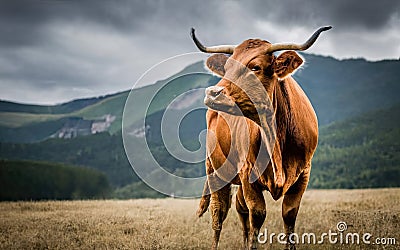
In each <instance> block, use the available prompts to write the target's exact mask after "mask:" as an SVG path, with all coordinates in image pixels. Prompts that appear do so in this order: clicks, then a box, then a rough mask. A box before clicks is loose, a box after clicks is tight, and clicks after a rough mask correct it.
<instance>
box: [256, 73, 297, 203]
mask: <svg viewBox="0 0 400 250" xmlns="http://www.w3.org/2000/svg"><path fill="white" fill-rule="evenodd" d="M270 98H271V104H272V108H273V115H272V117H271V111H267V112H264V113H263V114H261V115H260V124H259V125H260V126H261V127H262V130H263V131H264V134H263V136H262V140H263V145H264V146H265V147H263V149H264V150H266V151H267V153H268V155H270V156H272V157H271V163H272V171H273V173H274V178H273V180H271V181H272V183H271V182H269V181H267V180H266V182H268V183H270V184H269V185H268V186H269V190H271V191H272V190H274V191H273V192H272V193H275V195H276V196H277V197H278V196H280V194H281V192H282V191H283V190H282V188H283V186H284V184H285V181H286V173H285V172H284V169H283V166H282V151H283V148H284V144H285V138H286V134H287V128H288V124H289V122H290V113H289V112H288V110H289V107H290V102H289V98H288V91H287V88H286V82H285V80H282V81H279V82H277V83H276V84H275V85H274V89H273V91H272V95H271V96H270Z"/></svg>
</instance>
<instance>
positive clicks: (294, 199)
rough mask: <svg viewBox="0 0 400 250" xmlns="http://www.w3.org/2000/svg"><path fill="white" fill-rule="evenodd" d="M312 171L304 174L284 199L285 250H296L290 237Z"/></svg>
mask: <svg viewBox="0 0 400 250" xmlns="http://www.w3.org/2000/svg"><path fill="white" fill-rule="evenodd" d="M309 177H310V171H309V170H306V172H303V173H302V174H301V175H300V177H299V178H298V179H297V181H296V182H295V183H294V184H293V186H291V187H290V188H289V190H288V191H287V192H286V194H285V196H284V197H283V202H282V217H283V222H284V225H285V233H286V240H287V245H286V248H285V249H296V246H295V242H290V241H289V239H290V238H289V235H290V234H293V233H294V227H295V224H296V217H297V213H298V211H299V207H300V202H301V198H302V196H303V193H304V191H305V190H306V188H307V184H308V180H309Z"/></svg>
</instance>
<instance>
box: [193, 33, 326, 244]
mask: <svg viewBox="0 0 400 250" xmlns="http://www.w3.org/2000/svg"><path fill="white" fill-rule="evenodd" d="M269 46H270V44H269V43H268V42H266V41H262V40H258V39H251V40H246V41H245V42H243V43H242V44H241V45H239V46H237V47H236V49H235V51H234V53H233V55H232V56H231V57H230V58H229V59H228V58H226V57H225V59H224V58H222V57H223V56H222V55H221V54H219V55H214V56H211V57H210V58H209V59H208V61H207V65H208V66H209V68H210V69H212V70H213V69H217V70H216V71H217V73H218V74H225V75H232V74H238V72H236V71H235V70H236V69H235V67H234V66H232V63H231V60H235V61H237V62H240V63H241V64H243V65H245V66H246V67H247V68H248V69H251V70H252V71H253V73H254V74H255V76H256V77H257V78H258V79H259V80H260V81H261V83H262V86H263V88H264V89H265V90H266V92H267V94H268V96H269V98H270V99H271V100H272V105H273V107H274V110H275V118H276V125H277V128H276V140H275V147H274V151H273V153H272V156H271V160H272V163H271V162H270V161H269V159H261V163H264V164H265V165H267V167H266V169H265V171H263V172H262V173H258V174H259V176H258V177H259V178H258V179H257V181H255V182H253V183H251V182H250V181H249V180H250V177H251V176H250V175H251V174H252V173H254V168H255V161H256V158H257V156H258V153H259V151H260V150H266V148H265V146H263V138H262V136H261V134H262V127H260V126H261V122H260V117H259V116H258V114H257V110H256V108H255V105H254V104H253V103H252V102H251V101H250V100H249V97H248V96H247V94H246V93H244V92H243V90H242V87H243V86H237V85H236V84H235V83H232V82H231V81H230V80H228V79H226V78H223V79H221V81H220V82H219V83H218V84H217V86H221V87H224V90H223V92H222V93H223V95H225V96H226V97H228V98H229V100H231V101H233V102H234V103H236V105H238V106H239V108H240V110H241V111H242V113H243V115H244V116H245V117H246V118H244V117H240V116H235V115H228V114H226V113H225V112H222V111H224V110H223V109H221V110H213V109H209V110H208V112H207V126H208V136H207V147H208V148H215V149H214V151H213V152H208V153H207V160H206V170H207V171H206V172H207V174H208V181H207V182H206V184H205V188H204V196H203V197H202V199H201V201H200V207H199V210H198V212H197V215H198V216H201V215H202V214H203V213H204V212H205V211H206V210H207V207H208V206H209V205H210V212H211V216H212V221H213V222H212V228H213V230H214V240H213V245H212V246H213V248H217V246H218V241H219V236H220V232H221V229H222V222H223V221H224V219H225V218H226V215H227V212H228V209H229V207H230V199H231V197H230V191H229V190H230V185H231V184H239V185H240V187H239V189H238V192H237V195H236V210H237V212H238V214H239V218H240V220H241V222H242V227H243V242H244V244H245V247H247V248H249V249H254V248H256V247H257V236H258V233H259V230H260V228H261V226H262V224H263V222H264V220H265V217H266V206H265V201H264V197H263V194H262V191H263V190H268V191H269V192H270V193H271V195H272V197H273V198H274V199H275V200H277V199H279V198H280V197H282V196H283V202H282V217H283V221H284V228H285V232H286V234H290V233H293V232H294V227H295V221H296V216H297V212H298V210H299V206H300V201H301V197H302V195H303V193H304V191H305V189H306V187H307V184H308V180H309V176H310V170H311V158H312V156H313V154H314V151H315V149H316V146H317V140H318V125H317V118H316V115H315V112H314V110H313V108H312V106H311V104H310V102H309V100H308V98H307V97H306V95H305V94H304V92H303V91H302V89H301V88H300V86H299V85H298V84H297V83H296V81H295V80H294V79H293V78H292V77H290V74H291V73H293V72H294V71H295V70H296V69H297V68H298V67H299V66H300V65H301V64H302V62H303V60H302V59H301V58H300V57H299V56H298V55H297V53H296V52H294V51H288V52H283V53H282V54H281V55H279V56H278V57H277V58H276V57H275V56H273V55H269V54H266V53H265V51H266V50H267V49H268V47H269ZM213 57H215V60H214V59H213ZM225 62H226V63H225ZM221 63H224V64H225V65H222V67H221ZM223 66H225V68H224V67H223ZM247 87H248V86H247ZM243 119H245V122H243ZM231 124H235V125H234V126H232V125H231ZM246 140H247V141H248V143H247V146H248V147H249V151H248V153H247V154H246V155H243V154H245V153H246V151H245V152H243V151H244V150H243V145H241V143H242V142H243V144H246V143H245V142H246ZM211 144H213V145H211ZM229 154H230V156H228V155H229ZM232 155H233V156H232ZM224 162H225V164H226V165H227V166H226V167H225V169H224V170H223V171H221V172H219V171H218V170H219V169H220V168H221V166H222V164H224ZM226 162H227V163H228V164H227V163H226ZM221 169H222V168H221ZM227 169H228V170H229V169H231V170H232V171H236V172H234V173H236V176H235V177H234V178H233V179H232V178H231V179H232V180H228V182H225V184H223V185H225V186H224V187H223V188H221V189H219V188H214V187H217V186H218V185H219V186H218V187H220V186H221V183H224V181H226V180H224V179H225V177H226V175H225V174H226V173H227V172H229V171H227ZM256 172H257V171H256ZM229 174H232V173H231V172H230V173H229ZM218 181H219V183H216V182H218ZM223 185H222V186H223ZM210 193H211V195H210ZM210 199H211V202H210ZM287 247H288V248H291V249H292V248H294V247H295V246H293V245H287Z"/></svg>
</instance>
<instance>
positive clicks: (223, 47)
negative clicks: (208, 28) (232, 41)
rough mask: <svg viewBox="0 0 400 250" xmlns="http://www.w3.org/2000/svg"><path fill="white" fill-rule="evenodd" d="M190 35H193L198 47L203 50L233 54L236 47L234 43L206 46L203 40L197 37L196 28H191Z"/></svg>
mask: <svg viewBox="0 0 400 250" xmlns="http://www.w3.org/2000/svg"><path fill="white" fill-rule="evenodd" d="M190 35H191V36H192V39H193V41H194V43H195V44H196V46H197V48H199V50H200V51H202V52H206V53H226V54H233V50H234V49H235V47H236V46H234V45H220V46H213V47H206V46H204V45H203V44H201V42H200V41H199V40H198V39H197V37H196V35H195V34H194V28H192V29H191V31H190Z"/></svg>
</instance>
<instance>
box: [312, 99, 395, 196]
mask: <svg viewBox="0 0 400 250" xmlns="http://www.w3.org/2000/svg"><path fill="white" fill-rule="evenodd" d="M399 124H400V104H397V105H395V106H393V107H391V108H388V109H382V110H377V111H373V112H368V113H365V114H363V115H361V116H358V117H355V118H351V119H348V120H345V121H341V122H336V123H333V124H331V125H328V126H325V127H322V128H321V130H320V138H319V145H318V148H317V152H316V153H315V157H314V159H313V167H312V174H311V180H310V187H312V188H377V187H399V186H400V155H399V152H400V126H399Z"/></svg>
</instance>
